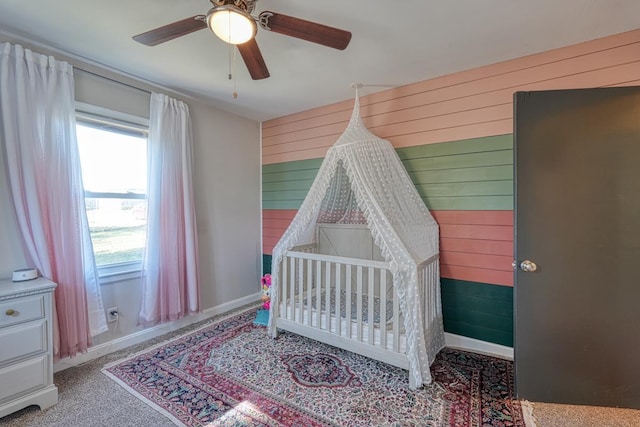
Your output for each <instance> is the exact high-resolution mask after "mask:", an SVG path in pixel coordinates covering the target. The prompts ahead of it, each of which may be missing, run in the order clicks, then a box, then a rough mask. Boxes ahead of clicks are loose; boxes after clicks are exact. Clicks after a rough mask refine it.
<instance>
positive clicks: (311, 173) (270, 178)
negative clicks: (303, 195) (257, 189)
mask: <svg viewBox="0 0 640 427" xmlns="http://www.w3.org/2000/svg"><path fill="white" fill-rule="evenodd" d="M318 169H320V168H318ZM318 169H306V170H292V171H288V172H272V173H264V172H263V173H262V182H263V183H264V182H279V181H297V180H301V179H305V180H306V179H310V180H312V181H313V180H314V179H315V177H316V175H317V174H318Z"/></svg>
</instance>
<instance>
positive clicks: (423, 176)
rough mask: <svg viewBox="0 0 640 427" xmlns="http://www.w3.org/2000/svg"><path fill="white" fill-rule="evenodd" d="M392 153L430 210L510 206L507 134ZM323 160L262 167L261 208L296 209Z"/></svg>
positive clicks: (510, 156) (510, 154)
mask: <svg viewBox="0 0 640 427" xmlns="http://www.w3.org/2000/svg"><path fill="white" fill-rule="evenodd" d="M396 151H397V152H398V155H399V156H400V158H402V159H403V163H404V165H405V167H406V168H407V171H408V173H409V176H410V177H411V179H412V181H413V183H414V184H415V185H416V188H417V190H418V192H419V193H420V195H421V196H422V199H423V200H424V202H425V204H426V205H427V207H428V208H429V209H436V210H512V209H513V137H512V135H498V136H490V137H485V138H474V139H467V140H462V141H452V142H443V143H439V144H426V145H422V146H417V147H406V148H400V149H397V150H396ZM322 160H323V159H321V158H318V159H308V160H300V161H294V162H285V163H276V164H270V165H264V166H263V175H262V185H263V208H264V209H298V208H299V207H300V205H301V204H302V201H303V200H304V197H305V196H306V193H307V192H308V191H309V188H311V185H312V183H313V180H314V179H315V176H316V175H317V173H318V169H319V168H320V165H321V164H322ZM278 193H281V194H278Z"/></svg>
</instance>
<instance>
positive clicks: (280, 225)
mask: <svg viewBox="0 0 640 427" xmlns="http://www.w3.org/2000/svg"><path fill="white" fill-rule="evenodd" d="M297 212H298V211H297V210H295V209H291V210H285V209H278V210H270V209H265V208H264V207H263V210H262V253H263V254H271V252H272V251H273V247H274V246H275V245H276V243H278V240H280V237H282V234H283V233H284V232H285V231H286V229H287V227H289V224H291V221H292V220H293V217H295V216H296V213H297Z"/></svg>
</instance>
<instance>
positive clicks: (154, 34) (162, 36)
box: [133, 15, 207, 46]
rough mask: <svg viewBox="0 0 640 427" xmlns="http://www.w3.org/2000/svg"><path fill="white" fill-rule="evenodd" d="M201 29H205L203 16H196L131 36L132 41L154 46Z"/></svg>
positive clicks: (205, 24)
mask: <svg viewBox="0 0 640 427" xmlns="http://www.w3.org/2000/svg"><path fill="white" fill-rule="evenodd" d="M203 28H207V23H206V22H205V21H204V16H203V15H196V16H192V17H191V18H186V19H183V20H181V21H176V22H172V23H171V24H167V25H165V26H162V27H158V28H155V29H153V30H150V31H147V32H145V33H142V34H138V35H137V36H133V39H134V40H135V41H137V42H138V43H142V44H146V45H147V46H155V45H158V44H160V43H164V42H167V41H169V40H173V39H175V38H178V37H182V36H186V35H187V34H190V33H193V32H194V31H198V30H202V29H203Z"/></svg>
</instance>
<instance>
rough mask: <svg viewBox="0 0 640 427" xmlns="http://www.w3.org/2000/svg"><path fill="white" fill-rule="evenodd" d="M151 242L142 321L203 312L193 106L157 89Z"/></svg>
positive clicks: (149, 191)
mask: <svg viewBox="0 0 640 427" xmlns="http://www.w3.org/2000/svg"><path fill="white" fill-rule="evenodd" d="M147 145H148V150H147V162H148V188H147V197H148V204H149V206H148V218H147V244H146V248H145V257H144V274H145V276H144V280H143V295H142V306H141V309H140V323H141V324H154V323H158V322H165V321H169V320H175V319H178V318H180V317H183V316H184V315H186V314H189V313H195V312H197V311H199V310H200V305H199V304H200V302H199V300H200V298H199V289H198V240H197V235H196V217H195V204H194V198H193V184H192V169H193V168H192V162H193V160H192V134H191V119H190V116H189V108H188V107H187V105H186V104H185V103H183V102H181V101H178V100H176V99H172V98H169V97H168V96H166V95H162V94H157V93H153V94H151V102H150V118H149V142H148V144H147Z"/></svg>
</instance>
